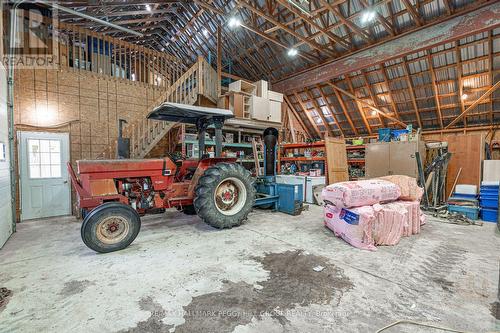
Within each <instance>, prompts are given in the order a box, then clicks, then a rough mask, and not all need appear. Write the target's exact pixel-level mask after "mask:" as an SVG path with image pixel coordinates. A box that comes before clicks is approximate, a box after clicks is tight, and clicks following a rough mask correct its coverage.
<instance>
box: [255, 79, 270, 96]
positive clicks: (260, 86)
mask: <svg viewBox="0 0 500 333" xmlns="http://www.w3.org/2000/svg"><path fill="white" fill-rule="evenodd" d="M253 84H254V85H255V86H256V87H257V93H256V94H257V96H259V97H263V98H268V95H267V81H264V80H260V81H257V82H254V83H253Z"/></svg>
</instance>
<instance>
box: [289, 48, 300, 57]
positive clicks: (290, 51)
mask: <svg viewBox="0 0 500 333" xmlns="http://www.w3.org/2000/svg"><path fill="white" fill-rule="evenodd" d="M298 53H299V51H297V49H294V48H291V49H289V50H288V56H289V57H295V56H296V55H297V54H298Z"/></svg>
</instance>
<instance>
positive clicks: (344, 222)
mask: <svg viewBox="0 0 500 333" xmlns="http://www.w3.org/2000/svg"><path fill="white" fill-rule="evenodd" d="M375 217H376V216H375V210H374V209H373V207H371V206H364V207H357V208H352V209H349V210H347V209H345V208H339V207H336V206H332V205H325V207H324V219H325V226H326V227H328V229H330V230H332V231H333V232H334V233H335V236H337V237H341V238H342V239H343V240H345V241H346V242H347V243H349V244H351V245H352V246H354V247H357V248H359V249H364V250H370V251H374V250H376V248H375V245H374V242H373V237H372V230H373V222H374V221H375Z"/></svg>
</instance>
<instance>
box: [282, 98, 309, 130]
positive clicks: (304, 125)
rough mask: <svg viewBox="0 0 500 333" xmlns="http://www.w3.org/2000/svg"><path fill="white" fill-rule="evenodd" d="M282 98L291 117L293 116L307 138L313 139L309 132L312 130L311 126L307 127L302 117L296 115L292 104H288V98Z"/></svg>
mask: <svg viewBox="0 0 500 333" xmlns="http://www.w3.org/2000/svg"><path fill="white" fill-rule="evenodd" d="M283 98H284V100H285V103H286V104H287V105H288V109H290V110H291V111H292V113H293V115H294V116H295V118H296V119H297V121H298V122H299V124H300V126H302V128H303V129H304V130H305V131H306V132H307V134H308V135H309V137H311V138H313V137H314V133H313V132H312V131H311V128H313V126H312V124H309V126H307V125H306V123H305V122H304V120H303V119H302V117H301V116H300V115H299V114H298V113H297V110H295V108H294V107H293V104H292V103H291V102H290V99H289V98H288V96H286V95H283Z"/></svg>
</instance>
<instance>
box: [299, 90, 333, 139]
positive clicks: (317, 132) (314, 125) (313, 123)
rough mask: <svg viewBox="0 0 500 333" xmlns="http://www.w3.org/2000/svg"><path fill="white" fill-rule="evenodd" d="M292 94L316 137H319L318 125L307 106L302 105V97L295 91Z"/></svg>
mask: <svg viewBox="0 0 500 333" xmlns="http://www.w3.org/2000/svg"><path fill="white" fill-rule="evenodd" d="M293 95H294V96H295V99H296V100H297V103H299V105H300V108H301V109H302V112H304V114H305V115H306V117H307V119H308V120H309V123H310V124H311V126H312V127H313V128H314V131H315V132H316V134H317V136H318V138H321V131H320V130H319V128H318V125H317V124H316V122H315V121H314V119H313V118H312V116H311V113H310V112H309V111H308V110H307V107H306V106H305V105H304V101H303V100H302V97H300V95H299V94H298V93H297V92H294V93H293ZM326 126H327V125H325V127H326Z"/></svg>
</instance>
